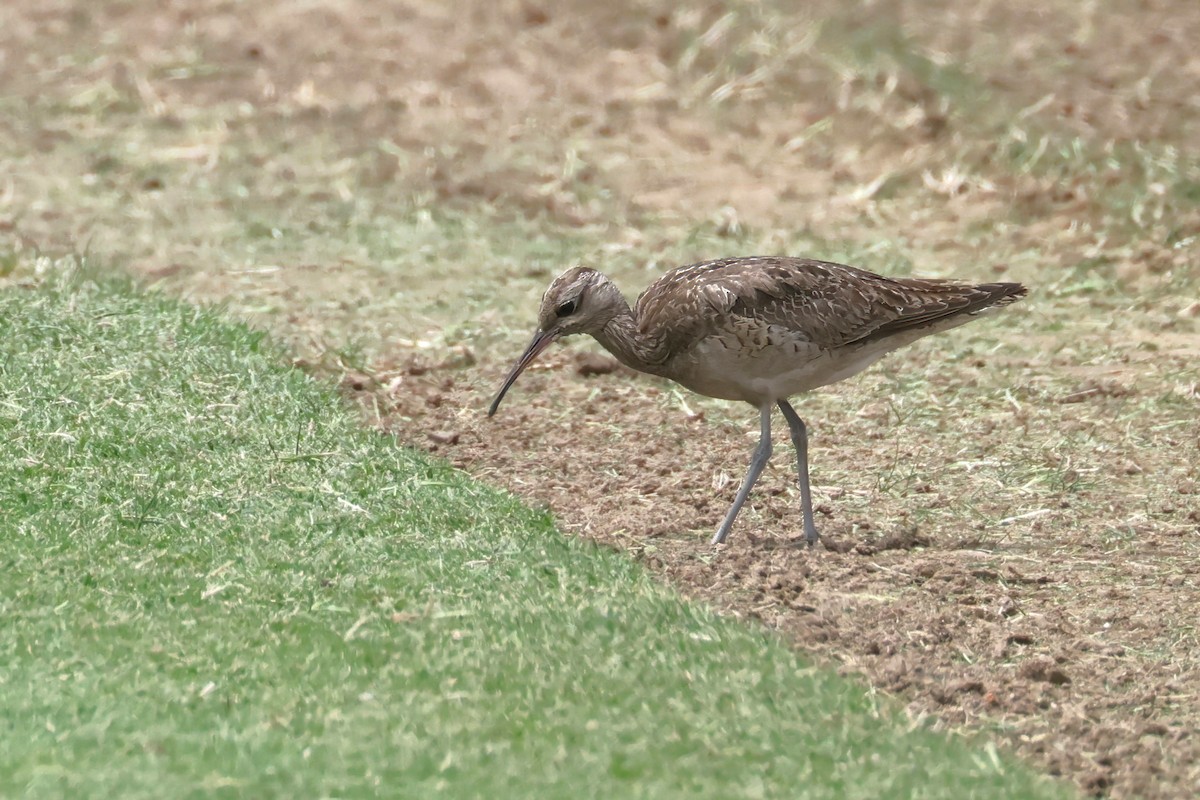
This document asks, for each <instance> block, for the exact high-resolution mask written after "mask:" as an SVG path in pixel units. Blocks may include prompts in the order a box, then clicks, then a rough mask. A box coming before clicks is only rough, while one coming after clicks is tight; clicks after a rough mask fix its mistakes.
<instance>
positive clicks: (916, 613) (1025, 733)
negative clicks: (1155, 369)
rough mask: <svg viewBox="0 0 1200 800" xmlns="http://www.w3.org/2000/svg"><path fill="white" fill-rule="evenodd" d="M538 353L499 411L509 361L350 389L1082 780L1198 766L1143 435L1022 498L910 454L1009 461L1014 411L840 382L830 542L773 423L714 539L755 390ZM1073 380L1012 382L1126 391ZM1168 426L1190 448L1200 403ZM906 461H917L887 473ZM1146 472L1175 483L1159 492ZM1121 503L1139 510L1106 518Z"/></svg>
mask: <svg viewBox="0 0 1200 800" xmlns="http://www.w3.org/2000/svg"><path fill="white" fill-rule="evenodd" d="M915 357H916V361H917V363H916V365H915V369H916V370H917V371H918V372H920V371H922V370H923V369H927V368H928V367H929V365H928V363H924V362H927V361H928V359H929V358H930V354H928V353H922V352H920V351H918V352H917V353H916V356H915ZM893 358H894V359H901V358H903V357H902V356H899V355H897V356H893ZM1180 358H1181V359H1182V357H1180ZM545 362H546V363H545V365H544V366H543V368H542V369H538V370H534V371H533V373H532V374H528V375H526V376H524V378H523V380H522V381H521V382H519V383H518V385H517V387H516V388H515V389H514V390H513V392H512V393H510V395H509V397H508V398H507V399H506V404H505V406H503V407H502V409H501V411H500V412H499V413H498V414H497V416H496V417H495V418H492V419H490V420H489V419H487V418H486V417H485V411H484V410H485V409H486V407H487V405H488V400H489V395H490V393H491V392H492V391H494V390H495V388H497V387H498V385H499V382H500V380H501V378H502V375H503V372H502V370H501V369H499V367H501V366H502V365H489V366H487V367H485V368H482V369H462V368H461V367H453V366H446V367H439V366H438V365H435V364H421V363H418V362H410V363H408V364H407V365H405V366H397V367H394V368H392V369H390V370H385V371H384V372H383V373H381V374H379V375H377V376H375V377H374V378H372V377H368V376H365V375H351V376H348V377H347V378H346V379H345V382H344V386H345V388H346V389H347V390H348V391H349V392H350V393H351V394H352V395H355V396H358V397H360V398H361V399H362V406H363V408H364V410H366V411H367V412H368V414H369V416H371V417H372V418H373V419H375V420H376V421H378V422H379V423H380V424H382V425H383V426H384V427H385V428H387V429H389V430H392V431H394V432H396V433H397V434H398V435H399V436H400V438H401V440H402V441H405V442H409V443H412V444H414V445H416V446H418V447H422V448H425V449H428V450H430V451H431V452H434V453H437V454H438V455H441V456H443V457H445V458H448V459H450V460H451V461H452V462H453V463H454V464H455V465H457V466H459V467H460V468H462V469H465V470H467V471H469V472H471V473H472V474H475V475H478V476H480V477H481V478H483V479H485V480H487V481H489V482H491V483H494V484H497V485H500V486H504V487H506V488H508V489H510V490H511V491H513V492H516V493H518V494H520V495H522V496H524V497H527V498H529V499H530V500H531V501H533V502H537V503H542V504H544V505H545V506H546V507H547V508H548V509H550V510H551V511H552V512H553V513H554V514H555V516H556V518H557V519H558V521H559V523H560V525H561V526H562V527H563V528H564V529H566V530H568V531H570V532H572V533H576V534H579V535H585V536H588V537H590V538H592V539H594V540H596V541H597V542H599V543H601V544H603V545H606V546H610V547H614V548H618V549H622V550H626V551H628V552H631V553H632V554H634V555H635V557H637V558H639V559H640V560H642V561H643V562H644V563H645V564H646V565H647V566H649V567H650V568H651V569H653V570H655V571H656V572H659V573H660V574H662V575H663V576H664V578H666V579H668V580H670V581H671V582H672V583H673V584H674V585H675V586H677V587H678V588H679V589H680V590H681V591H683V592H684V593H685V594H688V595H689V596H692V597H695V598H697V599H702V600H704V601H707V602H709V603H712V604H713V605H714V606H716V607H718V608H721V609H725V610H726V611H728V612H729V613H733V614H736V615H740V616H745V617H746V618H749V619H754V620H758V621H760V622H761V623H763V624H765V625H767V626H768V627H770V628H772V629H774V630H777V631H779V632H780V633H781V634H783V635H786V636H788V637H789V638H790V639H792V640H793V641H794V642H795V643H796V644H797V646H799V647H801V648H802V649H803V650H805V651H807V652H810V653H814V654H816V656H817V657H818V659H819V660H821V661H822V662H824V663H827V664H833V665H836V666H837V667H838V668H839V669H841V670H843V671H845V672H850V673H858V674H862V675H864V676H865V677H866V678H867V679H868V680H869V681H870V682H871V684H872V685H873V686H876V687H878V688H880V689H882V690H885V691H887V692H889V693H892V694H895V695H896V696H898V697H900V698H902V699H903V700H904V701H905V702H906V703H907V704H908V707H909V710H910V712H911V713H912V714H913V715H914V716H916V717H926V716H931V717H933V718H934V719H935V720H937V721H938V722H939V724H942V725H947V726H950V727H952V728H956V729H960V730H964V731H979V730H983V731H987V732H989V733H991V734H993V735H995V736H997V737H998V738H1000V739H1002V740H1003V741H1005V742H1007V743H1008V744H1009V745H1010V746H1012V747H1013V748H1014V749H1015V750H1016V751H1017V752H1020V753H1022V754H1023V755H1025V756H1027V757H1029V758H1031V759H1033V760H1034V761H1035V762H1037V763H1040V764H1042V765H1043V766H1044V767H1045V768H1046V769H1047V771H1048V772H1050V773H1051V774H1055V775H1064V776H1067V777H1069V778H1071V779H1072V780H1073V781H1075V782H1076V783H1077V784H1078V785H1079V786H1080V787H1081V788H1082V789H1083V790H1084V791H1085V792H1086V793H1087V794H1089V795H1093V796H1113V797H1185V796H1190V795H1191V794H1192V789H1193V787H1195V786H1197V785H1198V784H1197V781H1200V740H1198V739H1197V738H1196V736H1195V725H1196V721H1197V716H1196V686H1197V685H1198V684H1197V682H1198V681H1200V662H1198V661H1197V658H1196V656H1197V646H1198V643H1197V641H1196V638H1195V627H1194V622H1193V620H1194V619H1195V616H1194V615H1195V611H1196V596H1195V589H1196V587H1197V583H1198V581H1200V564H1198V563H1197V562H1196V560H1195V554H1196V553H1195V548H1196V536H1197V534H1198V533H1200V502H1198V498H1197V496H1196V495H1197V493H1198V492H1200V483H1198V482H1197V480H1196V477H1197V475H1196V470H1195V468H1194V467H1192V468H1191V469H1190V470H1189V469H1184V470H1173V471H1172V470H1163V471H1162V472H1159V470H1160V468H1161V464H1160V463H1159V462H1158V461H1157V460H1156V459H1157V458H1158V457H1156V456H1154V455H1153V453H1152V452H1150V450H1151V449H1152V448H1148V449H1147V450H1146V451H1143V452H1140V453H1130V454H1127V455H1129V456H1130V457H1131V459H1138V460H1141V461H1142V463H1143V464H1146V465H1147V466H1148V467H1149V469H1150V470H1151V474H1150V475H1147V474H1145V473H1143V471H1142V469H1141V467H1138V466H1137V465H1136V462H1135V461H1134V460H1127V461H1125V460H1121V459H1122V458H1123V456H1122V455H1121V454H1116V453H1114V454H1110V455H1108V456H1106V455H1104V454H1098V455H1097V457H1096V458H1095V460H1087V461H1083V462H1080V463H1077V464H1076V465H1075V467H1076V468H1078V469H1079V470H1082V471H1083V472H1091V471H1094V470H1101V471H1103V472H1105V473H1108V474H1106V475H1105V476H1104V477H1103V478H1102V481H1103V482H1101V483H1097V484H1094V485H1092V486H1091V487H1090V488H1084V487H1080V486H1076V485H1073V484H1072V481H1073V480H1077V477H1078V476H1076V477H1075V478H1072V477H1071V476H1067V477H1066V482H1065V483H1063V484H1061V485H1059V486H1057V487H1050V488H1047V490H1046V491H1045V492H1044V493H1043V494H1041V495H1040V497H1039V501H1038V503H1039V504H1038V507H1037V509H1036V510H1034V511H1032V512H1026V513H1018V512H1017V511H1016V510H1015V509H1014V508H1013V504H1015V503H1018V502H1020V499H1019V497H1018V495H1019V493H1018V492H1014V491H1012V490H1011V489H1007V488H1005V487H997V489H996V490H994V491H989V490H988V489H987V488H986V487H987V486H988V485H989V484H991V483H992V480H994V478H990V477H989V476H985V475H981V474H980V471H972V470H970V469H967V470H960V471H957V472H955V471H950V470H947V469H946V465H944V464H938V463H936V462H934V463H928V462H922V461H921V459H929V458H932V459H936V458H938V457H939V456H938V455H936V453H937V452H938V451H939V449H941V450H944V449H945V448H947V447H948V446H950V447H952V446H953V445H952V443H951V442H947V441H946V438H948V437H949V438H960V437H963V436H964V435H966V436H968V437H969V438H971V439H972V440H973V441H974V447H973V448H971V451H972V452H974V453H975V454H976V457H978V458H980V459H987V458H989V457H991V458H995V457H997V455H999V457H1000V458H1001V459H1003V458H1005V457H1006V456H1005V455H1004V452H1005V442H1006V441H1007V442H1008V444H1009V445H1010V446H1011V445H1013V444H1015V442H1014V441H1013V440H1015V439H1019V437H1020V435H1021V433H1020V431H1021V427H1022V425H1021V424H1012V425H991V426H989V425H986V424H985V425H982V426H976V427H974V428H972V426H966V428H965V429H959V430H941V431H939V430H937V429H936V428H929V427H924V426H921V427H918V429H917V430H915V431H914V430H913V429H912V428H906V427H905V426H904V425H903V424H898V423H897V421H896V420H895V419H894V418H893V417H892V416H891V415H890V414H888V413H887V412H886V411H885V410H883V408H882V404H881V403H879V402H878V401H876V402H875V403H870V402H867V403H865V404H864V403H863V401H862V399H861V396H859V395H849V396H847V397H846V398H845V399H846V400H847V401H848V402H846V403H845V404H844V406H842V407H841V408H837V407H834V408H830V406H829V405H828V404H825V403H822V404H820V405H822V406H824V408H823V409H822V412H821V415H820V416H813V415H807V416H808V420H809V423H810V430H811V431H812V436H813V441H812V445H811V449H812V455H811V458H812V462H813V469H814V481H815V483H816V486H815V495H816V497H815V502H816V504H817V508H818V527H819V528H821V530H822V534H823V540H822V543H821V545H819V546H818V548H816V549H814V550H809V549H808V548H806V547H805V546H804V543H803V539H802V528H801V525H800V522H799V512H798V506H799V497H798V491H797V490H796V488H795V480H794V475H795V473H794V454H793V452H792V451H791V449H790V445H789V444H788V442H787V439H786V436H783V435H782V434H781V435H777V436H776V437H775V456H774V458H773V460H772V463H771V465H770V467H769V468H768V470H767V472H766V473H765V475H764V478H763V480H762V481H761V482H760V484H759V485H758V486H757V487H756V489H755V492H754V494H753V495H752V500H751V503H750V504H749V506H748V507H747V509H746V510H745V511H744V512H743V514H742V516H741V518H740V519H739V521H738V524H737V525H736V527H735V529H734V534H733V535H732V536H731V539H730V542H729V543H728V544H727V545H724V546H719V547H715V548H714V547H712V546H710V545H709V544H708V539H709V537H710V536H711V534H712V532H713V530H715V528H716V526H717V524H718V523H719V521H720V519H721V517H722V515H723V514H724V512H725V510H726V509H727V508H728V505H729V503H730V502H731V501H732V499H733V494H734V492H735V490H736V488H737V482H738V480H739V479H740V477H741V474H742V471H743V470H744V468H745V466H746V464H747V463H748V458H749V452H750V450H751V449H752V447H753V443H754V439H753V436H754V435H756V433H757V425H756V423H755V419H754V418H755V414H754V412H753V410H752V409H750V408H749V407H746V409H745V414H744V417H745V419H744V420H743V421H742V422H740V423H737V422H734V421H732V419H729V420H725V419H722V420H718V421H715V422H714V421H712V420H709V419H706V415H705V414H704V413H701V412H697V411H696V410H695V408H694V407H693V405H694V402H695V401H694V398H683V399H682V402H681V401H680V396H678V395H676V394H674V393H672V392H671V390H670V389H669V387H668V386H667V385H665V384H661V383H659V382H657V381H655V380H654V379H649V378H644V377H640V376H635V375H634V374H633V373H631V372H629V371H628V370H626V369H625V368H623V367H621V366H620V365H618V364H617V363H616V362H615V361H613V360H612V359H610V358H608V357H607V356H605V355H598V354H597V353H595V352H594V351H592V350H590V349H589V350H583V351H578V352H576V351H569V350H565V349H564V350H562V351H560V352H552V353H551V354H550V355H549V356H548V357H547V358H546V359H545ZM1179 363H1183V362H1182V361H1180V362H1179ZM996 366H997V365H994V364H991V365H986V366H983V367H972V366H969V365H963V369H964V370H965V372H966V373H967V375H966V376H959V378H962V377H966V378H967V383H968V386H966V387H965V388H964V387H963V386H962V385H961V384H960V385H959V386H955V381H956V379H955V378H954V377H951V376H946V378H945V379H944V380H938V381H937V383H940V384H941V385H940V386H938V387H937V388H936V391H938V392H939V393H944V394H948V395H955V394H956V393H962V394H964V398H963V399H964V400H966V401H970V397H969V395H970V394H971V393H972V392H973V391H975V389H973V388H972V387H970V386H969V384H970V382H971V381H970V378H971V373H976V374H978V373H980V372H984V371H986V370H988V369H993V368H996ZM904 368H905V369H908V368H913V365H911V364H908V363H906V364H904ZM860 380H865V381H866V382H867V383H868V384H869V385H868V387H866V391H865V394H866V395H868V396H869V395H871V394H872V393H875V394H876V397H879V396H880V395H881V394H885V393H886V391H887V388H886V386H884V385H881V382H880V379H879V378H878V376H876V377H875V378H874V379H872V378H871V377H869V376H864V377H863V378H862V379H860ZM870 384H874V385H873V386H872V385H870ZM1080 386H1081V387H1083V388H1080V389H1078V390H1076V391H1059V392H1058V393H1057V394H1052V393H1049V392H1047V393H1046V394H1044V395H1041V396H1031V394H1034V393H1032V392H1031V390H1030V388H1029V387H1025V388H1024V390H1023V391H1022V392H1021V393H1022V394H1023V395H1024V397H1023V399H1024V400H1026V401H1031V400H1032V401H1034V402H1043V403H1045V404H1046V406H1045V407H1044V408H1041V409H1038V410H1037V411H1036V412H1035V415H1034V416H1035V418H1033V419H1026V420H1025V421H1024V424H1025V425H1030V426H1032V427H1040V426H1055V425H1057V426H1064V427H1070V426H1071V425H1072V424H1073V420H1076V419H1078V418H1080V417H1083V416H1085V414H1081V413H1079V411H1080V410H1079V408H1078V405H1079V403H1081V402H1091V403H1094V404H1099V405H1100V406H1101V407H1103V406H1106V405H1107V406H1108V408H1107V409H1103V408H1101V409H1100V416H1101V417H1102V418H1103V417H1107V416H1109V415H1110V414H1112V413H1114V412H1115V411H1116V407H1117V406H1119V404H1120V403H1119V398H1118V401H1117V403H1115V404H1114V402H1113V401H1112V400H1111V399H1110V398H1109V397H1108V396H1109V395H1111V394H1113V393H1115V394H1117V395H1121V394H1122V393H1125V392H1129V391H1133V392H1136V391H1137V390H1136V389H1132V390H1131V389H1130V388H1129V387H1125V388H1117V387H1118V386H1123V384H1113V383H1111V382H1110V383H1109V384H1107V385H1106V384H1095V383H1087V382H1085V383H1083V384H1080ZM1105 386H1107V388H1104V387H1105ZM976 388H977V387H976ZM812 397H813V398H814V399H822V400H830V399H832V400H837V399H838V398H837V397H836V395H835V396H834V397H829V396H822V395H813V396H812ZM976 401H977V400H976ZM689 403H692V404H693V405H689ZM838 405H841V404H838ZM800 408H801V413H802V414H804V413H805V412H804V408H805V407H804V405H803V404H802V405H801V406H800ZM1096 410H1097V409H1092V412H1093V413H1094V412H1095V411H1096ZM731 411H736V409H731ZM1000 413H1002V412H1000ZM1086 416H1090V414H1087V415H1086ZM847 417H852V419H847ZM864 417H865V419H864ZM779 422H780V424H781V421H779ZM1075 424H1078V423H1075ZM747 434H749V435H750V438H747ZM1176 436H1177V438H1176V439H1175V441H1176V443H1177V445H1178V446H1179V447H1181V448H1184V449H1187V450H1188V451H1189V452H1191V453H1193V454H1195V453H1196V449H1197V446H1198V445H1200V422H1198V421H1196V420H1195V419H1193V420H1192V422H1191V423H1190V424H1188V425H1185V426H1183V427H1182V428H1180V429H1178V430H1177V431H1176ZM1017 446H1019V445H1017ZM1110 457H1115V458H1117V459H1118V463H1117V464H1116V465H1113V464H1111V463H1109V462H1108V459H1109V458H1110ZM1148 459H1155V463H1153V464H1151V463H1150V462H1149V461H1148ZM1193 459H1194V455H1193ZM1192 463H1193V464H1194V463H1195V461H1194V460H1193V462H1192ZM846 465H851V466H850V467H849V468H846ZM897 469H911V470H914V474H913V476H912V477H911V479H908V480H905V481H901V483H900V484H899V485H892V486H889V485H884V484H881V483H879V482H878V481H877V478H878V474H879V473H881V472H893V471H895V470H897ZM981 471H982V472H984V473H986V471H987V470H986V468H985V469H983V470H981ZM831 474H832V475H833V476H835V477H834V480H835V481H836V483H835V484H833V485H831V484H830V482H829V481H830V477H829V476H830V475H831ZM926 478H929V479H928V480H927V479H926ZM1157 480H1165V481H1167V482H1168V483H1169V485H1167V486H1162V487H1158V489H1156V488H1155V487H1154V486H1153V484H1154V483H1155V481H1157ZM1108 481H1113V482H1115V483H1116V486H1114V485H1113V484H1112V483H1107V482H1108ZM980 484H983V485H982V486H981V485H980ZM1096 508H1099V509H1100V510H1101V511H1100V516H1096V515H1095V511H1094V510H1093V509H1096ZM1075 509H1080V510H1079V511H1076V510H1075ZM939 512H942V513H940V514H939ZM1131 520H1133V522H1132V523H1130V521H1131ZM1124 524H1132V528H1131V529H1130V530H1129V531H1127V532H1125V533H1124V534H1123V536H1121V537H1120V538H1119V539H1114V538H1113V528H1114V527H1117V528H1119V527H1121V526H1122V525H1124ZM1122 539H1123V540H1122Z"/></svg>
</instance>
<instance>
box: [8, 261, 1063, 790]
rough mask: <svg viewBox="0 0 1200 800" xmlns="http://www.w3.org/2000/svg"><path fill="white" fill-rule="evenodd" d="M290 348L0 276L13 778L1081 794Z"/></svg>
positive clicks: (223, 785) (89, 287)
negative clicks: (791, 636)
mask: <svg viewBox="0 0 1200 800" xmlns="http://www.w3.org/2000/svg"><path fill="white" fill-rule="evenodd" d="M282 362H283V359H282V357H281V354H280V353H279V352H277V351H276V350H275V349H274V347H273V346H272V345H271V344H269V343H268V342H267V341H266V340H264V338H263V336H262V335H261V334H259V333H256V332H253V331H251V330H250V329H248V328H245V327H241V326H238V325H233V324H229V323H227V322H225V321H223V320H222V319H221V318H220V317H219V316H218V315H217V314H216V313H214V312H211V311H205V310H197V309H195V308H193V307H189V306H186V305H182V304H180V303H178V302H175V301H173V300H169V299H166V298H164V297H162V296H158V295H153V294H151V295H141V294H138V293H136V292H135V291H133V290H132V289H131V288H130V287H128V286H124V285H118V284H114V283H112V282H111V281H106V282H102V283H97V282H95V281H93V280H91V279H88V278H86V277H82V276H80V275H78V274H77V275H75V276H74V277H73V278H71V279H69V280H67V279H64V280H57V279H55V280H53V281H51V282H50V283H48V284H47V285H43V286H42V287H40V288H37V289H9V290H7V291H4V292H3V293H0V436H2V437H3V441H4V442H5V446H4V448H3V449H2V450H0V508H3V509H4V514H3V516H0V563H2V564H3V567H4V569H3V572H2V577H0V614H2V616H3V619H4V620H5V625H6V631H5V636H4V637H3V639H2V640H0V642H2V643H0V648H2V650H0V665H2V666H0V708H2V709H3V711H0V720H2V724H3V730H4V736H3V738H2V739H0V794H2V795H4V796H8V797H14V796H29V797H50V796H68V795H69V796H72V797H80V796H93V797H113V796H122V797H182V796H247V797H264V796H303V797H317V796H339V797H361V796H390V797H428V796H431V795H433V794H435V793H440V796H452V797H481V796H497V797H531V796H545V797H656V798H657V797H672V796H685V795H686V796H690V797H692V796H703V797H723V798H724V797H772V796H775V797H863V798H880V797H905V798H908V797H953V798H966V797H1051V796H1065V795H1066V794H1067V790H1066V789H1063V788H1061V787H1058V786H1056V785H1054V784H1051V783H1049V782H1047V781H1045V780H1043V779H1040V778H1037V777H1034V776H1033V775H1032V774H1031V773H1030V772H1028V771H1027V770H1026V769H1024V768H1023V767H1021V766H1018V765H1015V764H1014V763H1013V762H1012V761H1011V760H1010V759H1009V758H1008V757H1005V756H998V755H997V753H996V752H995V751H994V750H992V749H976V748H974V747H972V746H970V745H969V744H968V743H966V742H964V741H962V740H958V739H948V738H945V737H943V736H940V735H937V734H934V733H932V732H929V731H927V730H924V729H921V728H919V727H914V726H911V725H909V724H908V723H907V722H906V721H905V720H904V719H903V717H902V716H900V715H898V714H896V713H895V710H894V709H893V708H891V707H890V706H889V704H887V703H881V702H880V701H879V699H878V698H876V697H874V696H873V695H871V694H870V693H868V692H867V691H866V690H865V689H863V688H862V687H861V686H860V685H858V684H856V683H853V682H850V681H847V680H844V679H841V678H838V677H836V676H834V675H832V674H830V673H828V672H826V671H822V670H818V669H814V668H812V667H810V666H809V665H806V664H805V663H803V662H802V661H801V660H800V659H799V658H798V657H797V656H796V655H794V654H793V653H791V652H790V651H788V650H787V649H786V648H785V647H783V646H782V645H781V644H779V643H778V642H776V641H775V640H774V639H773V638H772V637H770V636H768V635H766V634H764V633H763V632H762V631H759V630H756V629H754V628H751V627H745V626H742V625H739V624H737V623H735V622H733V621H730V620H725V619H721V618H717V617H715V616H714V615H713V614H712V613H710V612H709V611H708V610H707V609H705V608H703V607H698V606H695V605H691V604H688V603H685V602H683V601H681V600H680V599H679V598H678V597H676V596H675V595H674V594H673V593H671V592H670V591H669V590H668V589H666V588H663V587H662V586H660V585H657V584H656V583H655V582H654V581H653V580H651V578H650V577H649V576H648V575H647V574H646V573H645V572H643V570H642V569H641V568H640V567H638V566H637V565H636V564H635V563H633V562H631V561H630V560H629V559H628V558H626V557H624V556H621V555H619V554H616V553H613V552H609V551H606V550H602V549H598V548H596V547H594V546H590V545H588V544H586V543H582V542H579V541H576V540H573V539H568V538H565V537H563V536H561V535H560V534H558V533H557V532H556V531H555V529H554V527H553V524H552V522H551V520H550V519H549V518H548V517H547V516H546V515H545V514H543V513H540V512H536V511H532V510H530V509H528V508H526V507H524V506H522V505H521V504H519V503H518V502H516V500H515V499H513V498H512V497H509V496H507V495H504V494H502V493H499V492H496V491H493V490H490V489H488V488H486V487H483V486H480V485H479V484H477V483H474V482H472V481H470V480H468V479H467V478H466V476H464V475H462V474H460V473H457V472H455V471H453V470H452V469H450V468H449V467H448V466H446V465H445V464H442V463H439V462H436V461H431V460H429V459H427V458H425V457H423V456H420V455H418V454H415V453H413V452H411V451H408V450H405V449H403V448H400V447H398V446H397V445H396V444H395V442H393V441H392V440H391V439H389V438H387V437H385V436H382V435H378V434H375V433H372V432H369V431H366V430H364V429H362V428H360V427H359V426H358V424H356V422H355V419H354V415H353V414H352V413H350V412H349V411H348V410H347V409H346V408H344V407H343V405H342V403H341V402H340V401H339V400H338V398H337V397H336V396H335V395H334V394H333V393H332V392H331V391H330V390H329V389H328V388H327V387H323V386H321V385H320V384H318V383H316V382H314V381H313V380H311V379H310V378H308V377H307V376H305V375H304V374H302V373H300V372H299V371H296V370H294V369H290V368H288V367H286V366H284V365H283V363H282Z"/></svg>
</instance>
